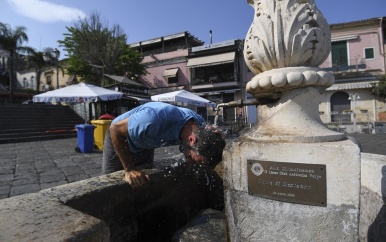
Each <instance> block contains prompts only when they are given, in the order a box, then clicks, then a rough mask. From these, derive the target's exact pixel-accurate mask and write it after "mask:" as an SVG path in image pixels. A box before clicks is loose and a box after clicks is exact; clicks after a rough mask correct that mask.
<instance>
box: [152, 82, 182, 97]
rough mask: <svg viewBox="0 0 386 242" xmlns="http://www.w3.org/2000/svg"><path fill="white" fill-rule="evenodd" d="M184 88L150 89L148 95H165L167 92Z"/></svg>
mask: <svg viewBox="0 0 386 242" xmlns="http://www.w3.org/2000/svg"><path fill="white" fill-rule="evenodd" d="M184 88H185V85H182V86H177V87H162V88H155V89H150V90H149V95H151V96H152V95H157V94H162V93H167V92H174V91H180V90H183V89H184Z"/></svg>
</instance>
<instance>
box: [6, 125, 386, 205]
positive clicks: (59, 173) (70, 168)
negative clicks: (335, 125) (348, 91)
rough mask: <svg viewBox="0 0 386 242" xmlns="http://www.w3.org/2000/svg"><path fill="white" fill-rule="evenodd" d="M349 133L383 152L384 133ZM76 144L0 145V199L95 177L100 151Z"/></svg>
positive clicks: (164, 154)
mask: <svg viewBox="0 0 386 242" xmlns="http://www.w3.org/2000/svg"><path fill="white" fill-rule="evenodd" d="M349 135H350V136H352V137H354V138H355V139H357V140H358V142H359V143H360V146H361V148H362V152H364V153H373V154H380V155H386V133H382V134H349ZM229 141H230V140H228V142H229ZM76 146H77V138H69V139H56V140H46V141H36V142H24V143H11V144H0V199H3V198H7V197H12V196H16V195H21V194H25V193H32V192H38V191H40V190H43V189H47V188H50V187H54V186H58V185H63V184H67V183H71V182H75V181H79V180H83V179H87V178H91V177H94V176H98V175H99V174H100V171H101V163H102V152H101V151H97V150H95V151H94V152H93V153H84V154H83V153H77V152H76V151H75V147H76ZM179 157H181V154H180V153H179V151H178V146H171V147H165V148H160V149H156V151H155V160H162V159H170V158H173V159H175V160H178V158H179ZM168 165H170V164H168Z"/></svg>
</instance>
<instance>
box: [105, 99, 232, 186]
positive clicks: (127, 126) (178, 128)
mask: <svg viewBox="0 0 386 242" xmlns="http://www.w3.org/2000/svg"><path fill="white" fill-rule="evenodd" d="M178 143H180V151H181V152H182V153H183V154H184V156H185V158H186V161H187V162H188V163H191V164H206V165H209V166H211V167H214V166H215V165H216V164H218V163H219V162H220V161H221V159H222V151H223V149H224V147H225V139H224V137H223V135H222V133H221V131H220V130H219V129H215V128H213V127H211V126H206V127H205V126H204V119H203V118H202V117H201V116H200V115H198V114H197V113H195V112H194V111H192V110H190V109H187V108H182V107H177V106H173V105H170V104H166V103H161V102H149V103H146V104H143V105H141V106H138V107H136V108H134V109H132V110H130V111H128V112H126V113H124V114H122V115H120V116H118V117H117V118H115V119H114V120H113V122H112V123H111V126H110V128H109V129H108V130H107V132H106V136H105V140H104V148H103V163H102V174H108V173H112V172H115V171H119V170H125V181H126V182H128V183H129V184H130V186H132V187H133V188H138V187H140V186H142V185H143V184H145V183H146V182H148V181H149V178H148V176H147V175H146V174H144V173H143V172H141V171H139V170H137V169H136V168H135V165H138V164H141V163H147V162H152V161H153V158H154V149H155V148H159V147H163V146H169V145H176V144H178Z"/></svg>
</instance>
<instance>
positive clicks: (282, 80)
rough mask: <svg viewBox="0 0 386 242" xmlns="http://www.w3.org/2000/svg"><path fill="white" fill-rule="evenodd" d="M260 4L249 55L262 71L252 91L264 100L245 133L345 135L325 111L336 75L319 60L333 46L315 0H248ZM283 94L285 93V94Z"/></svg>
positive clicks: (307, 137) (265, 136)
mask: <svg viewBox="0 0 386 242" xmlns="http://www.w3.org/2000/svg"><path fill="white" fill-rule="evenodd" d="M248 3H249V4H250V5H251V6H252V7H253V8H254V9H255V14H254V19H253V22H252V25H251V27H250V28H249V31H248V33H247V36H246V40H245V48H244V58H245V61H246V63H247V65H248V67H249V68H250V70H251V71H253V72H254V73H255V74H256V76H254V77H253V78H252V80H251V81H250V82H248V83H247V86H246V89H247V92H248V93H250V94H252V95H254V96H255V97H256V98H257V99H258V100H259V99H260V100H263V98H271V99H272V98H273V99H274V100H277V101H276V102H273V103H270V104H267V105H260V106H258V119H259V122H258V125H257V126H256V127H254V128H253V129H252V130H251V132H249V133H247V134H245V136H244V137H248V138H252V139H258V140H270V141H291V142H297V141H300V142H324V141H336V140H341V139H343V138H344V134H342V133H337V132H335V131H332V130H329V129H327V128H326V127H325V126H324V124H323V123H322V121H321V120H320V117H319V110H318V105H319V102H320V97H321V95H320V94H321V93H323V92H324V89H325V88H326V87H328V86H331V85H332V84H334V82H335V78H334V76H333V75H332V74H331V73H328V72H326V71H324V70H322V69H320V68H318V66H319V65H320V64H321V63H323V62H324V61H325V59H326V58H327V57H328V55H329V53H330V50H331V33H330V27H329V25H328V23H327V21H326V20H325V18H324V17H323V15H322V14H321V13H320V11H319V10H318V8H317V7H316V5H315V2H314V0H248ZM279 98H280V99H279Z"/></svg>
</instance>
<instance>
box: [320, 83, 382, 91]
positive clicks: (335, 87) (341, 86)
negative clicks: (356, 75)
mask: <svg viewBox="0 0 386 242" xmlns="http://www.w3.org/2000/svg"><path fill="white" fill-rule="evenodd" d="M377 82H378V81H356V82H343V83H335V84H334V85H332V86H331V87H329V88H327V89H326V91H337V90H352V89H366V88H372V87H373V86H372V85H371V84H375V83H377Z"/></svg>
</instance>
